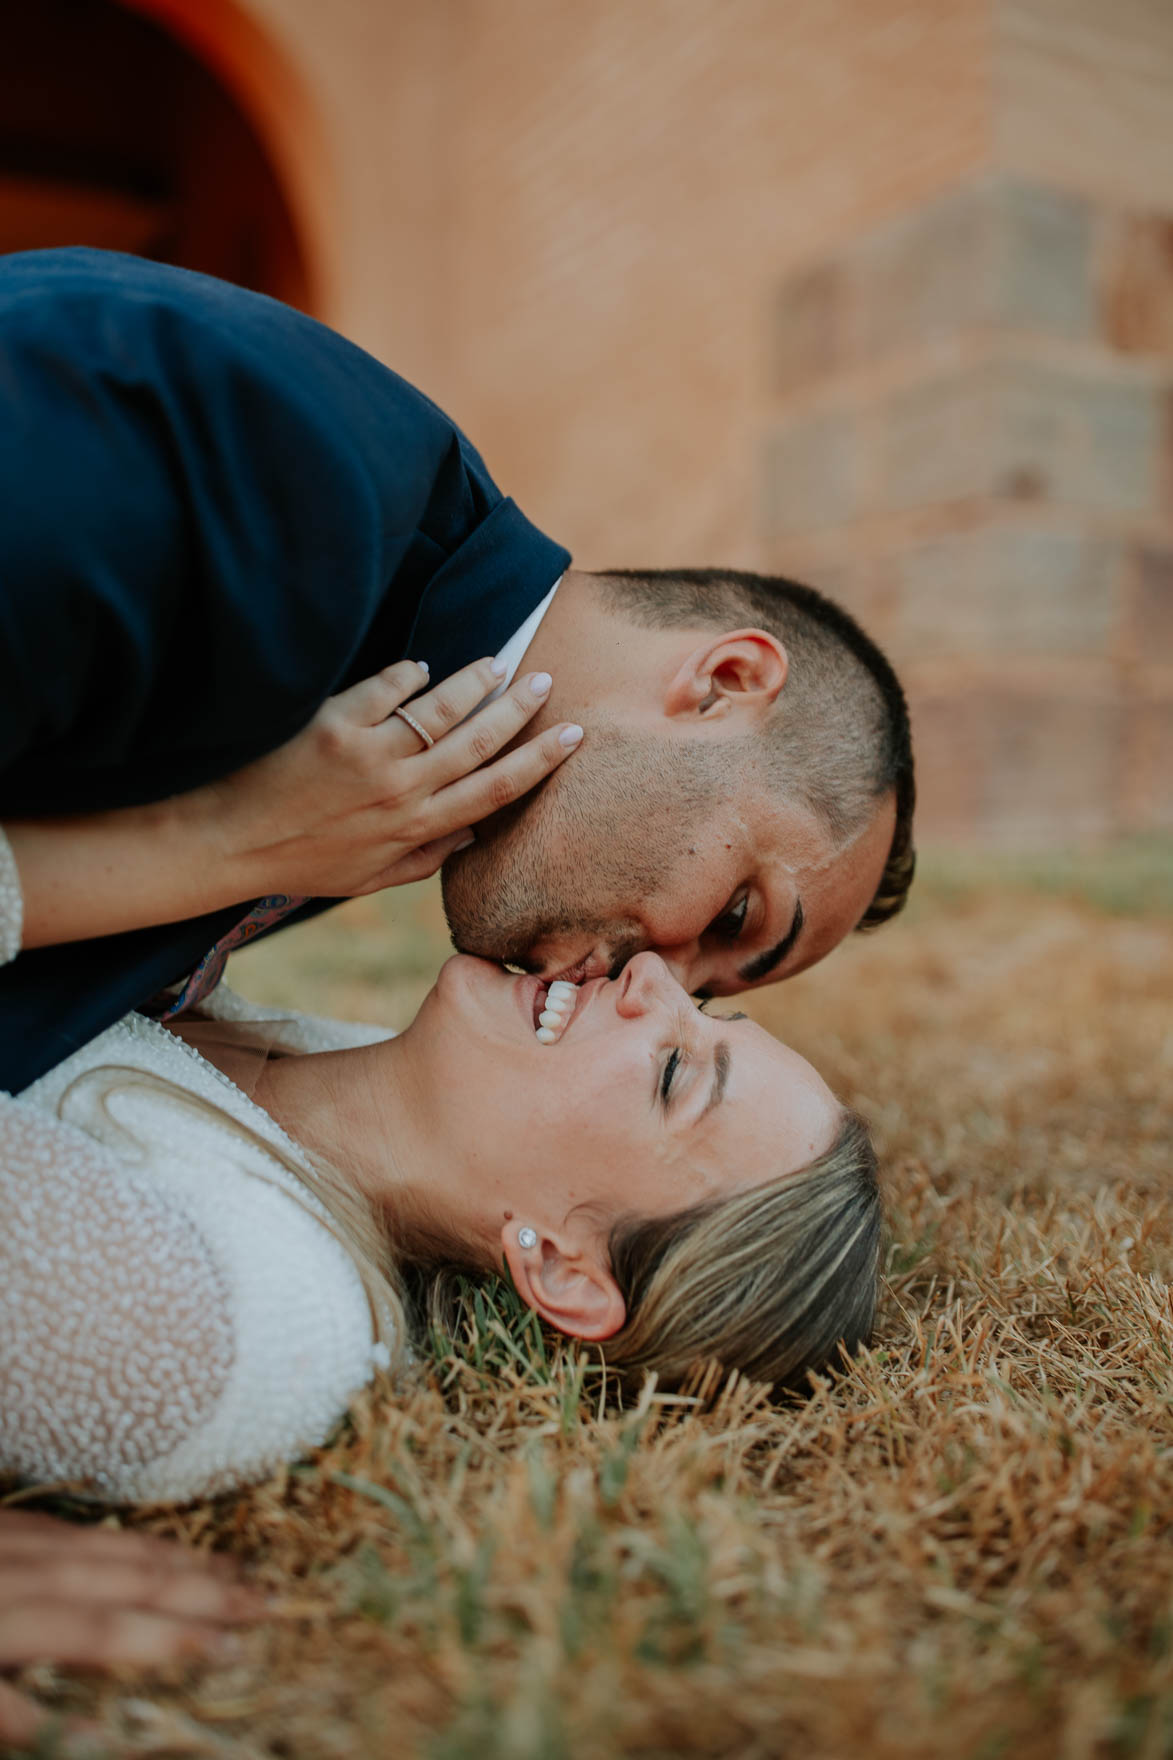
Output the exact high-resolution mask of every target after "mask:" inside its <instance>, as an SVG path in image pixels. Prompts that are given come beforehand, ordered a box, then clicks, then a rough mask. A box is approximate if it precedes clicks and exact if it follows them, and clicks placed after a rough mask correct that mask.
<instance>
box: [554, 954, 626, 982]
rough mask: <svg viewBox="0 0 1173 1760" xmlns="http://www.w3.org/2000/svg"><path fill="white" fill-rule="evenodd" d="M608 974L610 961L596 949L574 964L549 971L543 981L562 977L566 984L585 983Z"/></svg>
mask: <svg viewBox="0 0 1173 1760" xmlns="http://www.w3.org/2000/svg"><path fill="white" fill-rule="evenodd" d="M610 975H611V961H610V960H609V959H608V958H607V957H606V955H605V954H602V953H600V952H599V951H598V950H597V949H596V950H595V951H594V952H593V953H588V954H587V956H586V958H585V959H580V960H579V961H578V962H577V963H576V964H575V965H572V966H563V967H562V968H561V970H560V971H556V972H550V973H549V974H548V975H547V977H546V978H545V979H544V980H543V981H544V982H545V983H547V984H553V983H556V982H557V980H558V979H559V978H562V979H563V980H564V981H565V982H566V983H567V984H587V983H589V982H590V980H591V979H592V978H607V977H610Z"/></svg>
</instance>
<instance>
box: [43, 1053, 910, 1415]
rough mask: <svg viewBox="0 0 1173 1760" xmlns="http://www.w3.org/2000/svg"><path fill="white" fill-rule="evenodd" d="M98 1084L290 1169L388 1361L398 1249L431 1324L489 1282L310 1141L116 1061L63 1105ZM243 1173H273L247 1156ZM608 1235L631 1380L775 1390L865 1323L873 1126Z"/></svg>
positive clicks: (616, 1363)
mask: <svg viewBox="0 0 1173 1760" xmlns="http://www.w3.org/2000/svg"><path fill="white" fill-rule="evenodd" d="M95 1084H96V1085H97V1086H98V1088H99V1095H98V1098H99V1104H100V1106H101V1108H102V1111H103V1113H104V1114H105V1115H106V1117H107V1118H108V1119H109V1120H110V1122H111V1123H112V1124H113V1125H114V1126H115V1127H116V1128H117V1129H118V1130H119V1131H121V1132H122V1133H123V1134H125V1135H128V1136H133V1133H132V1132H130V1131H128V1129H127V1127H126V1126H125V1125H124V1124H122V1122H121V1121H119V1120H115V1119H113V1117H112V1115H111V1114H110V1112H109V1101H110V1098H111V1097H112V1095H113V1094H115V1093H117V1092H119V1091H122V1090H125V1089H136V1088H137V1089H145V1090H147V1091H148V1092H154V1093H156V1094H166V1095H167V1096H168V1097H169V1098H173V1099H175V1100H178V1101H181V1102H182V1103H183V1104H185V1105H186V1106H188V1107H190V1108H191V1109H192V1110H193V1111H195V1112H199V1113H203V1114H206V1115H211V1116H213V1117H215V1118H217V1119H218V1120H219V1121H220V1122H221V1123H223V1124H226V1125H229V1126H230V1127H231V1128H232V1129H233V1130H234V1131H235V1132H236V1133H237V1134H238V1135H239V1137H240V1139H241V1141H242V1142H245V1143H248V1144H250V1145H251V1146H252V1147H254V1148H256V1149H260V1150H262V1151H263V1152H264V1153H265V1154H266V1155H269V1156H272V1157H273V1158H274V1159H275V1160H276V1161H277V1162H278V1163H279V1164H280V1165H281V1166H282V1167H283V1168H285V1170H286V1171H287V1172H288V1173H291V1174H293V1175H294V1177H295V1178H296V1179H297V1180H298V1181H299V1182H300V1183H301V1184H302V1185H303V1186H304V1187H305V1188H306V1190H307V1192H308V1193H309V1194H310V1195H311V1196H312V1197H313V1198H315V1199H316V1200H317V1205H318V1206H319V1207H320V1209H321V1210H322V1211H324V1212H325V1224H326V1226H327V1227H328V1228H329V1230H330V1232H331V1233H332V1234H333V1235H334V1236H335V1237H336V1238H337V1239H338V1240H339V1241H340V1242H341V1244H342V1245H343V1246H344V1247H345V1248H346V1250H347V1251H348V1252H349V1254H350V1256H351V1258H352V1259H353V1261H354V1264H355V1269H356V1270H357V1272H358V1275H359V1278H360V1280H361V1282H362V1285H363V1289H364V1291H365V1292H366V1295H367V1299H368V1301H369V1303H370V1308H371V1318H372V1325H373V1328H374V1332H375V1336H376V1337H377V1338H379V1339H381V1340H383V1342H385V1343H386V1344H387V1346H388V1348H389V1350H390V1352H391V1357H392V1362H393V1363H395V1362H397V1361H399V1360H401V1358H402V1353H403V1351H404V1348H405V1345H406V1343H407V1331H408V1313H407V1306H408V1304H407V1301H406V1299H405V1285H404V1281H403V1278H402V1276H401V1272H400V1265H401V1264H402V1263H403V1262H404V1261H409V1262H410V1260H411V1259H412V1258H414V1264H415V1266H416V1269H417V1271H418V1272H420V1273H422V1277H419V1276H417V1277H416V1278H414V1279H413V1284H415V1285H417V1286H420V1285H422V1287H421V1288H420V1289H419V1299H417V1301H416V1302H414V1303H412V1304H411V1305H412V1306H415V1307H417V1308H418V1309H419V1310H420V1311H421V1316H422V1317H426V1319H427V1320H428V1321H429V1322H430V1323H431V1324H432V1325H433V1326H435V1325H437V1324H439V1325H440V1326H441V1327H444V1324H445V1318H446V1315H450V1314H451V1313H452V1311H453V1305H452V1302H451V1300H450V1295H451V1292H452V1291H453V1289H454V1287H456V1283H457V1280H456V1279H454V1278H453V1276H452V1273H453V1271H459V1272H460V1274H461V1276H463V1277H467V1278H474V1279H475V1278H477V1277H480V1278H482V1279H483V1276H484V1274H483V1273H479V1272H478V1271H477V1270H476V1269H474V1268H473V1267H472V1266H471V1265H469V1264H468V1263H467V1262H466V1261H465V1260H464V1256H463V1255H461V1254H460V1253H459V1251H453V1252H451V1253H447V1252H445V1251H444V1249H443V1246H442V1243H441V1242H440V1241H439V1240H437V1241H436V1242H435V1243H434V1245H433V1248H432V1251H431V1252H430V1253H428V1254H426V1255H424V1256H422V1257H421V1256H419V1255H413V1256H409V1255H407V1254H405V1253H404V1251H403V1248H402V1245H401V1244H400V1243H398V1242H397V1241H396V1239H395V1234H394V1229H393V1226H392V1224H391V1223H390V1222H389V1221H388V1219H387V1218H386V1217H385V1216H384V1215H383V1213H381V1212H380V1211H379V1210H378V1209H377V1208H376V1207H375V1205H374V1204H372V1203H371V1202H370V1201H369V1200H368V1199H367V1198H366V1197H365V1196H364V1195H363V1194H362V1193H361V1192H360V1191H359V1190H358V1188H357V1186H356V1185H355V1183H354V1181H353V1180H351V1179H348V1178H347V1176H346V1174H345V1173H344V1172H342V1171H341V1170H339V1169H338V1168H336V1167H334V1166H333V1165H332V1164H331V1163H330V1162H328V1161H326V1160H325V1159H323V1158H321V1157H319V1156H316V1155H314V1156H311V1155H309V1154H308V1153H306V1152H305V1151H301V1154H300V1156H299V1157H298V1158H297V1159H295V1158H294V1157H293V1156H291V1155H289V1154H288V1153H287V1152H286V1151H285V1150H283V1149H282V1148H281V1147H280V1146H279V1145H276V1144H274V1143H273V1142H272V1141H271V1140H270V1139H269V1138H268V1137H267V1136H264V1135H262V1134H261V1132H259V1131H255V1130H253V1129H251V1128H250V1127H249V1126H248V1125H246V1124H244V1123H243V1122H242V1121H241V1120H240V1119H238V1118H236V1117H235V1116H234V1115H233V1114H232V1113H229V1112H228V1111H226V1110H225V1109H224V1108H222V1107H218V1106H216V1105H214V1104H213V1103H212V1102H211V1101H208V1100H205V1099H203V1098H201V1097H199V1096H196V1095H193V1094H191V1093H189V1092H188V1090H187V1089H185V1088H183V1087H180V1086H179V1085H178V1084H176V1083H173V1082H170V1081H168V1080H166V1079H165V1078H163V1077H160V1076H156V1075H153V1074H152V1075H147V1074H144V1073H143V1072H142V1071H140V1070H136V1069H132V1068H125V1067H117V1066H107V1067H105V1068H103V1069H99V1070H92V1071H89V1072H87V1073H86V1074H85V1075H83V1076H81V1077H79V1078H78V1080H77V1081H75V1082H74V1083H72V1084H71V1085H70V1088H69V1089H68V1090H67V1091H66V1093H65V1094H64V1095H63V1096H62V1099H61V1102H60V1104H59V1107H58V1111H59V1113H60V1114H61V1115H62V1116H64V1115H65V1110H66V1103H67V1102H68V1101H69V1100H70V1099H71V1097H73V1096H74V1095H75V1094H76V1093H77V1091H78V1090H79V1089H87V1088H90V1087H91V1086H93V1085H95ZM242 1171H247V1172H248V1173H249V1174H250V1175H251V1176H252V1177H256V1178H264V1177H265V1176H264V1175H263V1174H258V1173H257V1172H256V1169H255V1168H254V1167H249V1168H247V1169H243V1170H242ZM608 1248H609V1257H610V1269H611V1274H612V1276H613V1277H614V1278H615V1281H616V1283H617V1284H618V1286H619V1289H620V1292H621V1293H622V1296H623V1299H624V1302H625V1304H626V1308H627V1319H626V1321H625V1324H624V1325H623V1327H622V1328H621V1330H620V1331H619V1332H618V1333H616V1334H615V1336H614V1337H613V1338H609V1339H607V1340H606V1341H605V1342H604V1343H603V1344H602V1345H601V1346H600V1349H601V1352H602V1355H603V1357H604V1359H605V1361H606V1363H607V1364H608V1366H609V1367H610V1368H613V1369H615V1370H617V1371H618V1372H619V1375H620V1377H621V1379H622V1380H623V1381H624V1382H626V1383H629V1384H633V1385H634V1384H638V1382H640V1381H641V1380H642V1379H643V1377H644V1376H645V1375H646V1374H648V1373H654V1374H655V1375H656V1376H657V1379H658V1381H659V1383H660V1385H661V1386H664V1387H675V1386H679V1385H680V1384H681V1383H682V1382H685V1381H688V1380H690V1379H691V1378H693V1377H695V1376H696V1375H697V1373H698V1371H701V1370H703V1369H704V1367H705V1366H706V1365H707V1364H710V1363H714V1362H715V1363H717V1364H719V1365H720V1366H721V1368H722V1369H723V1370H725V1371H729V1370H733V1369H736V1370H739V1371H740V1372H741V1373H742V1374H743V1375H745V1376H746V1377H747V1378H748V1379H750V1380H753V1381H760V1382H770V1383H772V1384H773V1385H774V1387H775V1388H777V1389H779V1390H780V1389H783V1388H797V1387H800V1386H801V1385H802V1384H803V1382H804V1381H805V1379H806V1377H807V1375H809V1374H810V1373H811V1371H812V1370H818V1369H821V1368H825V1367H826V1366H828V1365H829V1364H831V1363H833V1362H834V1361H835V1360H836V1358H837V1357H838V1356H839V1355H840V1353H841V1352H842V1351H844V1350H846V1351H847V1352H848V1353H851V1352H854V1351H855V1350H857V1349H858V1347H859V1345H860V1344H861V1343H863V1342H864V1341H866V1339H867V1338H868V1336H869V1334H870V1332H871V1327H872V1322H873V1318H874V1314H875V1308H876V1296H877V1290H878V1284H879V1251H880V1196H879V1186H878V1181H877V1177H876V1157H875V1151H874V1149H873V1147H872V1143H871V1138H870V1136H869V1134H868V1130H867V1126H866V1125H865V1124H864V1122H863V1120H862V1119H861V1118H859V1117H858V1116H857V1115H856V1114H855V1113H852V1112H844V1113H843V1114H842V1123H841V1125H840V1128H839V1132H838V1134H837V1136H836V1138H835V1141H834V1143H833V1144H832V1145H831V1147H830V1149H828V1150H827V1151H826V1152H825V1153H824V1154H823V1155H821V1156H820V1157H819V1158H818V1160H816V1161H812V1162H811V1163H810V1164H809V1165H808V1166H807V1167H804V1168H801V1169H799V1170H798V1171H797V1172H794V1173H787V1174H784V1175H782V1176H780V1177H778V1178H776V1179H772V1180H769V1181H767V1182H766V1183H765V1184H763V1185H756V1186H749V1187H746V1188H745V1189H744V1190H742V1191H738V1192H735V1193H733V1194H732V1195H731V1196H730V1197H726V1198H718V1199H715V1200H712V1201H711V1202H709V1203H706V1204H700V1205H695V1206H693V1207H692V1208H691V1209H688V1210H679V1211H676V1212H674V1213H673V1214H672V1215H669V1216H654V1217H647V1216H643V1217H641V1216H631V1217H622V1218H620V1220H619V1221H618V1222H617V1223H616V1224H615V1225H614V1227H613V1228H612V1230H611V1234H610V1239H609V1242H608ZM397 1261H398V1262H397Z"/></svg>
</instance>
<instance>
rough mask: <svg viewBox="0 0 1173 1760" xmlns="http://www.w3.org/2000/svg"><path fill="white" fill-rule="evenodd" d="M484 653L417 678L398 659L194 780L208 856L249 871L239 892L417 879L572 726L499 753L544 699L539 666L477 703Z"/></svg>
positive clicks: (554, 758)
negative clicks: (274, 737) (286, 732)
mask: <svg viewBox="0 0 1173 1760" xmlns="http://www.w3.org/2000/svg"><path fill="white" fill-rule="evenodd" d="M493 664H494V663H493V662H492V661H491V660H479V661H477V662H476V663H475V664H474V665H472V666H466V667H465V668H464V669H463V671H461V672H457V673H454V674H453V675H452V677H451V678H448V679H445V680H444V682H443V683H442V684H439V685H437V686H436V687H435V688H434V689H431V690H426V689H424V687H425V686H426V685H427V682H428V675H427V672H426V671H425V670H424V668H423V667H421V666H418V665H417V664H416V663H415V662H414V661H412V660H402V661H400V662H398V664H396V665H394V666H389V667H387V669H386V670H385V671H384V672H380V673H379V674H378V675H377V676H376V677H375V678H369V679H365V680H364V681H363V682H362V683H361V684H356V685H354V686H353V687H352V688H351V689H350V690H348V691H343V692H342V694H341V695H340V696H337V697H331V698H329V699H328V700H327V702H325V703H324V704H323V705H322V707H321V709H319V711H318V713H317V715H315V717H314V719H313V721H312V722H311V723H310V725H309V726H308V727H307V728H305V729H304V731H303V732H301V733H299V734H298V735H297V736H296V738H294V739H292V740H290V741H289V743H288V744H287V745H284V746H281V747H280V748H279V749H278V750H277V751H275V752H270V753H269V754H268V755H267V756H266V757H264V758H260V759H258V760H257V762H256V763H254V764H249V765H247V766H246V768H245V769H243V770H238V771H236V772H235V774H234V775H232V776H228V777H225V778H224V779H223V780H222V781H220V782H217V783H214V784H212V785H210V787H209V788H208V789H204V790H197V791H196V794H195V795H194V796H193V797H190V800H191V805H192V807H193V808H194V809H195V811H196V813H197V814H198V815H199V817H200V818H201V819H203V821H204V822H205V824H207V825H208V826H209V828H210V835H211V836H212V837H213V838H214V840H215V842H214V847H216V848H217V849H218V851H219V853H220V859H221V860H222V861H224V862H225V863H226V864H227V866H228V868H229V869H230V870H235V871H237V872H239V873H241V874H242V875H247V876H248V879H247V884H245V885H244V890H243V891H242V893H241V896H242V897H252V896H255V895H257V894H260V893H265V892H289V893H304V894H309V895H318V896H322V897H356V896H358V895H359V894H362V893H367V892H376V891H379V890H381V889H382V888H383V887H386V886H401V885H403V884H404V883H405V882H407V881H409V880H422V879H423V878H425V876H426V875H428V874H433V873H435V871H436V869H437V868H438V867H439V866H440V864H441V862H442V861H443V860H444V858H445V856H447V855H450V854H451V852H452V851H453V850H454V849H458V848H461V847H462V846H463V845H464V844H465V843H466V842H468V841H469V840H470V839H469V828H470V827H471V826H472V825H475V824H476V822H477V820H478V819H483V818H485V817H486V816H487V815H488V814H490V813H494V812H497V811H498V810H499V809H500V808H502V807H506V806H509V805H510V804H511V803H512V802H513V801H515V800H517V799H518V797H519V796H520V795H523V794H526V793H527V792H528V791H529V790H530V789H531V788H533V787H535V786H536V785H537V784H538V783H539V782H542V781H544V780H545V778H546V777H547V776H549V775H550V773H551V772H552V771H553V770H555V769H557V767H558V765H559V764H561V763H562V762H563V760H564V759H565V758H567V757H568V756H569V755H570V753H571V752H572V751H573V750H574V748H575V747H576V746H577V745H578V743H579V741H580V740H581V738H582V729H581V728H579V727H574V726H567V725H566V724H565V723H563V724H561V725H556V726H554V727H551V728H549V729H547V730H546V731H545V732H543V733H541V734H539V735H538V736H537V737H536V738H534V739H530V740H526V741H525V742H524V743H523V744H520V745H518V746H516V747H515V748H514V749H513V750H512V751H510V752H507V753H506V754H505V755H504V756H503V757H502V756H500V755H499V754H500V753H501V752H502V750H503V748H504V747H505V746H506V745H507V744H508V743H509V742H510V741H511V740H512V739H514V737H515V736H516V735H517V734H518V733H520V731H521V730H522V728H524V727H525V725H526V723H527V722H528V721H529V720H530V719H531V717H532V716H534V715H535V714H536V713H537V712H538V710H539V709H540V708H541V706H542V704H543V703H544V702H545V700H546V698H547V696H548V695H549V692H550V676H549V674H548V673H532V672H531V673H525V674H523V675H522V676H520V677H519V678H518V679H516V680H515V681H514V684H513V685H512V687H511V688H510V689H509V690H508V691H506V692H505V693H504V695H503V696H501V697H499V698H498V699H497V700H496V701H495V702H493V703H489V704H487V705H486V706H485V707H484V708H482V709H477V704H478V703H480V702H481V701H482V699H483V698H484V697H486V696H487V695H488V693H489V692H490V691H491V690H493V689H494V688H495V687H496V686H497V685H499V684H500V682H501V680H500V677H499V676H498V675H497V674H496V672H495V671H494V670H493ZM416 692H421V693H422V694H420V695H415V694H414V693H416ZM400 707H406V708H407V711H408V713H409V714H410V716H411V717H412V720H414V721H416V722H418V723H419V725H420V727H422V728H423V729H424V730H425V731H426V733H427V734H428V735H429V736H430V738H431V739H432V740H433V741H434V744H433V745H431V746H430V747H429V746H427V745H425V744H424V742H423V740H422V738H421V737H420V735H419V734H418V733H417V732H416V731H415V729H414V728H413V727H412V726H411V724H410V723H409V722H407V721H405V720H403V718H402V717H401V716H399V715H397V714H396V713H395V711H396V710H397V709H399V708H400ZM474 710H476V713H475V714H474V713H473V711H474ZM466 717H467V719H466Z"/></svg>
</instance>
